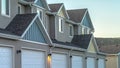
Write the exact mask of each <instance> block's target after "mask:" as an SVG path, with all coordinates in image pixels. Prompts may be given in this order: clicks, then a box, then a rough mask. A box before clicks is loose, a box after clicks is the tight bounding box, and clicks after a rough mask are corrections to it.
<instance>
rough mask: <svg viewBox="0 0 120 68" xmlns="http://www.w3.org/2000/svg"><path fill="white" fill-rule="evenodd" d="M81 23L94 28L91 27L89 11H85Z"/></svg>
mask: <svg viewBox="0 0 120 68" xmlns="http://www.w3.org/2000/svg"><path fill="white" fill-rule="evenodd" d="M81 24H82V25H84V26H86V27H88V28H90V29H92V30H94V27H93V24H92V22H91V19H90V16H89V13H88V12H87V13H86V14H85V16H84V18H83V20H82V21H81Z"/></svg>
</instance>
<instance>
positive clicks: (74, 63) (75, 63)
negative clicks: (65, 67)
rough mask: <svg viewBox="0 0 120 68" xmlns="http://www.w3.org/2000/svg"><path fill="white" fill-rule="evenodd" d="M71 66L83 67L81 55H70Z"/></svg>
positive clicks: (75, 67)
mask: <svg viewBox="0 0 120 68" xmlns="http://www.w3.org/2000/svg"><path fill="white" fill-rule="evenodd" d="M72 68H83V63H82V57H80V56H72Z"/></svg>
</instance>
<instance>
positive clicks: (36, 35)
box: [23, 23, 46, 43]
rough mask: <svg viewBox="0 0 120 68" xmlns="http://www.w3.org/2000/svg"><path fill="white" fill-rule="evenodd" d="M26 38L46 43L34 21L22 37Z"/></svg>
mask: <svg viewBox="0 0 120 68" xmlns="http://www.w3.org/2000/svg"><path fill="white" fill-rule="evenodd" d="M23 38H24V39H26V40H31V41H36V42H41V43H46V41H45V38H44V36H43V34H42V32H41V30H40V28H39V26H38V25H37V24H36V23H33V24H32V26H31V27H30V28H29V30H28V31H27V32H26V34H25V36H24V37H23Z"/></svg>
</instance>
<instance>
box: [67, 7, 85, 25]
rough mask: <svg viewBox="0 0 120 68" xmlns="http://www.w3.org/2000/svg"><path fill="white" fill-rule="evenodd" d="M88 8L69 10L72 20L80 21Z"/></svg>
mask: <svg viewBox="0 0 120 68" xmlns="http://www.w3.org/2000/svg"><path fill="white" fill-rule="evenodd" d="M86 10H87V9H75V10H67V12H68V15H69V17H70V20H72V21H74V22H76V23H80V22H81V21H82V19H83V17H84V14H85V12H86Z"/></svg>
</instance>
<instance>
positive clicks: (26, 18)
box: [5, 13, 37, 36]
mask: <svg viewBox="0 0 120 68" xmlns="http://www.w3.org/2000/svg"><path fill="white" fill-rule="evenodd" d="M36 15H37V14H36V13H33V14H17V15H16V16H15V17H14V18H13V20H12V21H11V22H10V24H9V25H8V26H7V27H6V28H5V30H7V31H9V32H11V33H13V34H15V35H18V36H21V35H22V34H23V33H24V31H25V30H26V28H27V27H28V26H29V24H30V23H31V22H32V21H33V19H34V18H35V16H36Z"/></svg>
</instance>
